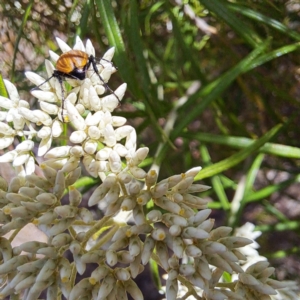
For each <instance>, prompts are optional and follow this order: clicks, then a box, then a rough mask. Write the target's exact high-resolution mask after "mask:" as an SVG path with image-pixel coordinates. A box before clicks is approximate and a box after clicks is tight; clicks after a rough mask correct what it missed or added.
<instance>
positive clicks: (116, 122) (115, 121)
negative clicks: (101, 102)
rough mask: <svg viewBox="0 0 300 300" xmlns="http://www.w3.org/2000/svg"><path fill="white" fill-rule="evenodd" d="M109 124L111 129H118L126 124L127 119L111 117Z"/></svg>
mask: <svg viewBox="0 0 300 300" xmlns="http://www.w3.org/2000/svg"><path fill="white" fill-rule="evenodd" d="M111 122H112V126H113V127H120V126H123V125H124V124H125V123H126V122H127V119H126V118H124V117H120V116H112V119H111Z"/></svg>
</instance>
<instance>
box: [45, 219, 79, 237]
mask: <svg viewBox="0 0 300 300" xmlns="http://www.w3.org/2000/svg"><path fill="white" fill-rule="evenodd" d="M73 222H74V219H69V218H68V219H61V220H60V221H59V222H57V223H56V224H54V225H53V226H52V227H51V229H49V231H48V233H47V235H49V236H53V235H57V234H59V233H62V232H64V231H65V230H66V229H67V228H69V227H70V226H71V224H72V223H73Z"/></svg>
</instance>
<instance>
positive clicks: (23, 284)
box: [14, 275, 36, 293]
mask: <svg viewBox="0 0 300 300" xmlns="http://www.w3.org/2000/svg"><path fill="white" fill-rule="evenodd" d="M35 282H36V275H31V276H27V277H26V278H25V279H23V280H22V281H20V282H19V283H18V284H17V285H16V286H15V287H14V289H15V291H16V292H17V293H18V292H20V291H22V290H24V289H26V288H29V287H31V286H32V285H33V284H34V283H35Z"/></svg>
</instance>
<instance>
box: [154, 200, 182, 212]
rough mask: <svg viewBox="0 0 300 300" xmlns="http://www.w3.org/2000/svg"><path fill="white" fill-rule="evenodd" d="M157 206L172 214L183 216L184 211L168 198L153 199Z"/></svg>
mask: <svg viewBox="0 0 300 300" xmlns="http://www.w3.org/2000/svg"><path fill="white" fill-rule="evenodd" d="M153 200H154V202H155V204H156V205H157V206H159V207H161V208H163V209H165V210H167V211H169V212H171V213H174V214H178V215H183V213H184V210H183V209H182V208H181V207H180V206H179V205H178V204H177V203H175V202H172V201H170V200H169V199H168V198H166V197H161V198H157V199H153Z"/></svg>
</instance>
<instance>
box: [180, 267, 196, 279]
mask: <svg viewBox="0 0 300 300" xmlns="http://www.w3.org/2000/svg"><path fill="white" fill-rule="evenodd" d="M195 272H196V270H195V267H194V266H193V265H188V264H181V265H180V266H179V273H180V274H182V275H183V276H191V275H192V274H194V273H195Z"/></svg>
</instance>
